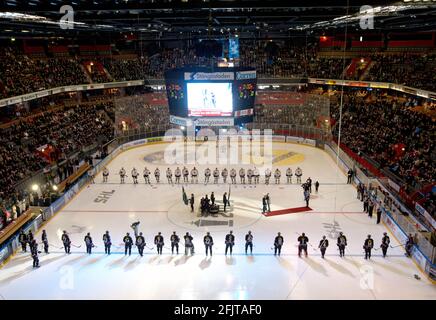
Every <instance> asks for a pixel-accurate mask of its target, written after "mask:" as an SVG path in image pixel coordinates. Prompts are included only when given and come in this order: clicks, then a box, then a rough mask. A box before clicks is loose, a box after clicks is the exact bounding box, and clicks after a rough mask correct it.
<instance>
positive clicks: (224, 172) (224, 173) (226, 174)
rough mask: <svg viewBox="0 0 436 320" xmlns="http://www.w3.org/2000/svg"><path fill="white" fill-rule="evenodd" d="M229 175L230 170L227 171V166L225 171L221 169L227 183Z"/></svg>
mask: <svg viewBox="0 0 436 320" xmlns="http://www.w3.org/2000/svg"><path fill="white" fill-rule="evenodd" d="M228 175H229V172H228V171H227V168H224V169H223V171H221V176H222V177H223V181H224V183H227V176H228Z"/></svg>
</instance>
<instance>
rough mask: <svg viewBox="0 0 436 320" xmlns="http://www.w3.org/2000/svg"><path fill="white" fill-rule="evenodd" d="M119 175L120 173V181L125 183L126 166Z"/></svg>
mask: <svg viewBox="0 0 436 320" xmlns="http://www.w3.org/2000/svg"><path fill="white" fill-rule="evenodd" d="M119 175H120V179H121V181H120V182H121V183H124V178H125V177H126V170H125V169H124V168H121V170H120V172H119Z"/></svg>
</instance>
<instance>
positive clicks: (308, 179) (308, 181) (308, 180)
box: [306, 177, 312, 193]
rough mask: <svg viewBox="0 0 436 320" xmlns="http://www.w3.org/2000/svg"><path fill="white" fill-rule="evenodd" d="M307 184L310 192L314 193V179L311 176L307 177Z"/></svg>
mask: <svg viewBox="0 0 436 320" xmlns="http://www.w3.org/2000/svg"><path fill="white" fill-rule="evenodd" d="M306 185H307V187H308V189H309V192H310V193H312V179H310V177H309V178H307V180H306Z"/></svg>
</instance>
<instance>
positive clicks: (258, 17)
mask: <svg viewBox="0 0 436 320" xmlns="http://www.w3.org/2000/svg"><path fill="white" fill-rule="evenodd" d="M1 3H2V4H1V7H0V27H1V30H2V31H1V34H0V36H1V37H3V38H6V37H11V36H14V37H66V38H67V37H78V36H79V37H80V36H81V37H89V35H90V33H92V34H95V33H98V34H99V35H108V36H114V34H120V33H132V34H133V33H134V34H136V35H139V38H142V39H157V38H159V39H165V38H172V39H174V38H185V37H189V36H192V35H204V36H206V35H212V36H220V35H223V36H225V35H226V34H229V33H232V34H234V33H237V34H239V35H241V36H242V37H259V36H262V35H263V36H265V35H271V36H274V35H281V36H290V35H295V36H298V35H304V34H324V33H325V34H329V33H335V32H343V30H344V28H345V27H347V28H348V30H351V32H352V31H353V30H359V29H361V28H360V25H359V23H360V21H361V18H362V17H363V16H364V15H366V14H368V13H371V12H370V11H368V12H364V13H360V10H361V7H362V6H363V5H370V6H372V8H373V10H374V11H373V13H374V16H375V18H374V29H373V30H372V31H373V32H377V33H379V32H397V31H407V32H410V31H432V30H435V29H436V0H422V1H416V0H402V1H389V0H384V1H372V0H366V1H353V0H342V1H336V0H323V1H319V0H317V1H313V0H284V1H282V0H271V1H269V0H265V1H251V0H246V1H244V0H172V1H171V0H166V1H165V0H164V1H157V0H70V1H63V0H3V1H2V2H1ZM63 5H70V6H71V7H72V8H73V10H74V15H73V17H74V24H73V25H72V26H73V28H72V29H62V28H61V27H60V24H59V21H60V19H61V17H62V16H63V15H64V13H61V12H60V9H61V7H62V6H63ZM367 31H371V30H367Z"/></svg>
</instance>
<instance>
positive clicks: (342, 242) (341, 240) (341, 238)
mask: <svg viewBox="0 0 436 320" xmlns="http://www.w3.org/2000/svg"><path fill="white" fill-rule="evenodd" d="M337 245H338V248H339V256H340V257H345V247H346V246H347V238H346V237H345V236H344V235H343V233H342V232H339V237H338V242H337Z"/></svg>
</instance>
